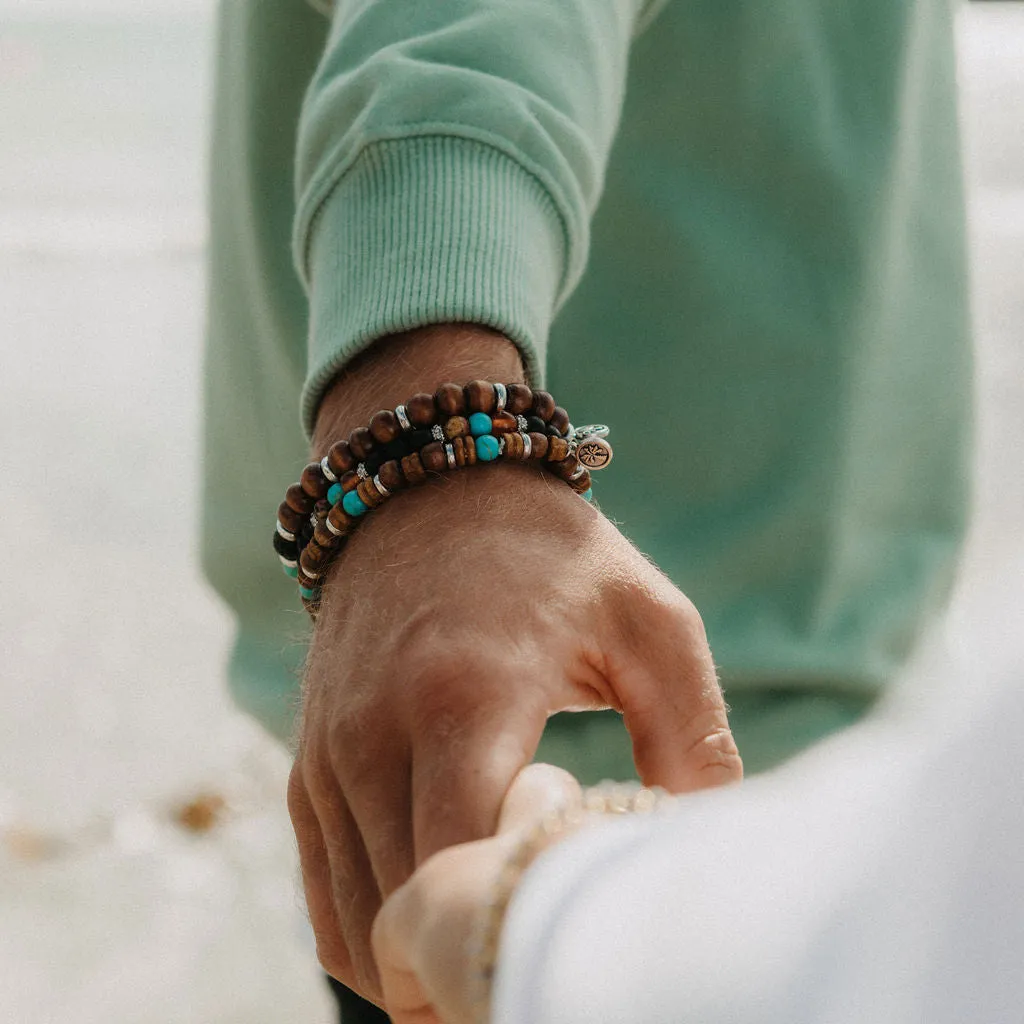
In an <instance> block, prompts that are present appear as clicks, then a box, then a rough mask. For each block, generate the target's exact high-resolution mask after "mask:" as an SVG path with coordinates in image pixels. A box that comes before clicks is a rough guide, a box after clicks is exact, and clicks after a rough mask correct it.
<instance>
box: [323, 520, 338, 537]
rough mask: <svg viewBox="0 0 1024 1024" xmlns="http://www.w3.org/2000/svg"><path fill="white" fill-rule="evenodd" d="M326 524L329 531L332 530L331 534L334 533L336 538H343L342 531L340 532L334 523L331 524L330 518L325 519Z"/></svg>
mask: <svg viewBox="0 0 1024 1024" xmlns="http://www.w3.org/2000/svg"><path fill="white" fill-rule="evenodd" d="M324 523H325V525H326V526H327V529H328V530H330V531H331V533H333V534H334V536H335V537H340V536H341V530H339V529H338V528H337V527H336V526H335V525H334V523H332V522H331V520H330V517H328V518H327V519H325V520H324Z"/></svg>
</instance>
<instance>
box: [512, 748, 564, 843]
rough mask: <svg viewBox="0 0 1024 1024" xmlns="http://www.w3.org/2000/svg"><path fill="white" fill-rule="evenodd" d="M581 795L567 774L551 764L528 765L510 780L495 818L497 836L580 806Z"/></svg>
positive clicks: (527, 826)
mask: <svg viewBox="0 0 1024 1024" xmlns="http://www.w3.org/2000/svg"><path fill="white" fill-rule="evenodd" d="M582 800H583V791H582V790H581V789H580V784H579V782H577V781H576V779H575V777H574V776H572V775H570V774H569V772H567V771H565V770H564V769H562V768H556V767H555V766H554V765H553V764H529V765H527V766H526V767H525V768H523V769H522V771H520V772H519V774H518V775H517V776H516V777H515V778H514V779H513V780H512V785H511V786H510V787H509V790H508V793H507V794H506V795H505V800H504V802H503V803H502V805H501V815H500V817H499V818H498V833H499V834H501V833H503V832H514V831H517V830H519V829H524V828H529V827H530V826H531V825H533V824H535V823H536V822H538V821H540V820H541V819H542V818H543V817H544V816H545V815H547V814H553V813H555V812H558V811H561V810H564V809H566V808H569V807H572V806H573V805H577V806H578V805H580V804H581V803H582Z"/></svg>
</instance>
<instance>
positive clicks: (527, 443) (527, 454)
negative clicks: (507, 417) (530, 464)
mask: <svg viewBox="0 0 1024 1024" xmlns="http://www.w3.org/2000/svg"><path fill="white" fill-rule="evenodd" d="M523 458H524V459H530V458H533V441H532V439H531V438H530V435H529V434H526V433H524V434H523Z"/></svg>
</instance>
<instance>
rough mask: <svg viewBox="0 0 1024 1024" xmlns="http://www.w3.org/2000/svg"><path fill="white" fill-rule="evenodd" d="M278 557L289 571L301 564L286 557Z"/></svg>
mask: <svg viewBox="0 0 1024 1024" xmlns="http://www.w3.org/2000/svg"><path fill="white" fill-rule="evenodd" d="M277 557H278V558H280V559H281V564H282V565H283V566H285V567H286V568H288V569H294V568H295V567H296V566H297V565H298V564H299V563H298V562H296V561H295V559H294V558H285V557H284V555H278V556H277Z"/></svg>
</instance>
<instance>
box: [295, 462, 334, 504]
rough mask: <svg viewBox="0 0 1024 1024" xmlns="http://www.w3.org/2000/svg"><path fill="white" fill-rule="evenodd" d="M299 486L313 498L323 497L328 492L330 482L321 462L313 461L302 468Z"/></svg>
mask: <svg viewBox="0 0 1024 1024" xmlns="http://www.w3.org/2000/svg"><path fill="white" fill-rule="evenodd" d="M299 486H300V487H301V488H302V489H303V490H304V491H305V492H306V493H307V494H308V495H309V496H310V497H311V498H322V497H323V496H324V495H325V494H326V493H327V488H328V487H329V486H330V484H329V483H328V482H327V477H325V476H324V471H323V470H322V469H321V468H320V463H319V462H311V463H309V465H308V466H306V467H305V468H304V469H303V470H302V476H300V477H299Z"/></svg>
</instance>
